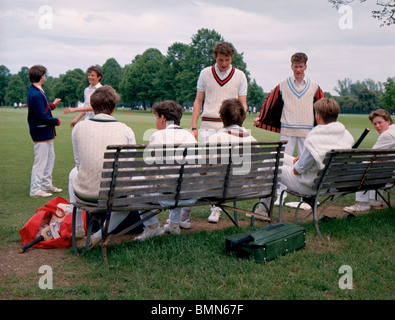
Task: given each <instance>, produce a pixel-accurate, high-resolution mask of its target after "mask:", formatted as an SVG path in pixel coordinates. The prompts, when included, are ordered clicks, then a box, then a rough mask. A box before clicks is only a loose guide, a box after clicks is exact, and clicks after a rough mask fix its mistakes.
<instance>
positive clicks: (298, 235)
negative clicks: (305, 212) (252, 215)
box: [225, 223, 306, 263]
mask: <svg viewBox="0 0 395 320" xmlns="http://www.w3.org/2000/svg"><path fill="white" fill-rule="evenodd" d="M225 243H226V252H236V255H237V256H238V257H253V258H254V259H255V261H256V262H257V263H264V262H267V261H270V260H273V259H275V258H276V257H278V256H280V255H283V254H286V253H289V252H292V251H295V250H297V249H301V248H303V247H304V246H305V245H306V229H305V228H303V227H301V226H299V225H296V224H293V223H270V224H268V225H266V226H265V227H263V228H261V229H258V230H255V231H248V232H244V233H240V234H236V235H232V236H229V237H226V238H225Z"/></svg>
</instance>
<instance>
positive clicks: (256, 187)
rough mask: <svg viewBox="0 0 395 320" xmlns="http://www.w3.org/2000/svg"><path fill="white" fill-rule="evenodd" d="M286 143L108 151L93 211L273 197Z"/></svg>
mask: <svg viewBox="0 0 395 320" xmlns="http://www.w3.org/2000/svg"><path fill="white" fill-rule="evenodd" d="M285 143H286V141H264V142H262V141H258V142H252V143H248V144H230V145H211V144H210V145H198V144H181V145H175V146H162V145H121V146H108V147H107V151H106V152H105V154H104V165H103V172H102V182H101V190H100V193H99V197H100V198H102V199H104V200H99V203H98V204H99V207H105V206H111V208H114V209H115V207H118V208H119V207H124V208H128V209H130V210H138V209H155V208H161V207H162V206H163V203H162V206H161V205H160V204H159V201H167V202H169V203H170V204H168V205H164V207H173V206H176V205H177V204H178V203H179V202H180V201H182V200H188V199H197V202H196V203H195V204H194V205H203V204H213V203H224V202H228V201H231V200H235V201H236V200H247V199H255V198H259V197H265V196H268V195H275V190H276V186H277V175H278V173H279V171H278V170H279V167H280V166H281V164H282V158H283V151H284V146H283V145H284V144H285Z"/></svg>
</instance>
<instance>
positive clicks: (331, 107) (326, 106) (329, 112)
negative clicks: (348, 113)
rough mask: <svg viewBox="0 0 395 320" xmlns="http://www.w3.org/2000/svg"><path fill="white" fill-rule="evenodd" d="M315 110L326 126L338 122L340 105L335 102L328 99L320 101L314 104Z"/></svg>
mask: <svg viewBox="0 0 395 320" xmlns="http://www.w3.org/2000/svg"><path fill="white" fill-rule="evenodd" d="M313 108H314V111H315V112H316V113H318V114H319V115H320V116H321V118H322V121H324V122H325V123H326V124H328V123H331V122H336V121H337V117H338V115H339V113H340V106H339V104H338V103H337V102H336V101H335V100H333V99H328V98H322V99H320V100H318V101H317V102H315V103H314V105H313Z"/></svg>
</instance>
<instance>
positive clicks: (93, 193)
mask: <svg viewBox="0 0 395 320" xmlns="http://www.w3.org/2000/svg"><path fill="white" fill-rule="evenodd" d="M118 101H119V96H118V94H117V93H116V92H115V90H114V89H112V88H111V87H109V86H103V87H101V88H98V89H97V90H96V91H95V92H94V93H93V94H92V96H91V103H92V107H93V109H94V111H95V116H94V117H93V118H92V119H90V120H88V121H82V122H79V123H78V124H77V125H76V126H75V127H74V129H73V131H72V141H73V150H74V158H75V162H76V168H77V171H78V174H77V176H76V177H75V179H74V183H73V188H74V192H75V194H76V195H77V196H78V197H79V198H81V199H87V200H97V199H98V198H99V189H100V180H101V172H102V170H103V160H104V158H103V155H104V152H105V151H106V148H107V146H108V145H118V144H133V143H136V140H135V136H134V133H133V130H132V129H131V128H129V127H128V126H126V125H125V124H124V123H121V122H118V121H117V120H116V119H115V118H114V117H113V113H114V111H115V107H116V104H117V102H118Z"/></svg>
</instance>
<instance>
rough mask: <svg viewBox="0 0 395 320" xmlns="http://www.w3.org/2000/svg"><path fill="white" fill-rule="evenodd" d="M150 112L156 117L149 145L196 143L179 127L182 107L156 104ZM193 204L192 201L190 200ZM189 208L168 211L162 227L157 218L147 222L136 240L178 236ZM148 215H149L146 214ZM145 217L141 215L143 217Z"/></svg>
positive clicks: (172, 103)
mask: <svg viewBox="0 0 395 320" xmlns="http://www.w3.org/2000/svg"><path fill="white" fill-rule="evenodd" d="M152 112H153V113H154V114H155V116H156V122H155V123H156V128H157V129H158V131H156V132H155V133H154V134H153V135H152V136H151V138H150V141H149V144H151V145H152V144H160V145H176V144H181V143H185V144H188V143H196V139H195V137H194V136H193V135H192V134H191V133H190V132H189V131H187V130H184V129H182V128H181V127H180V121H181V117H182V107H181V106H180V105H178V104H177V103H175V102H174V101H163V102H158V103H156V104H155V105H154V106H153V107H152ZM191 201H192V202H194V200H191ZM190 211H191V208H190V207H184V208H175V209H171V210H170V215H169V220H168V223H167V224H166V225H165V226H164V227H162V226H161V224H160V223H159V221H158V218H157V216H154V217H152V218H151V219H149V220H147V221H146V222H145V223H144V225H145V229H144V232H143V234H141V235H140V236H139V237H137V238H136V239H137V240H145V239H148V238H151V237H154V236H159V235H161V234H163V233H164V232H168V233H173V234H180V222H181V215H182V214H183V215H185V213H184V212H188V217H189V215H190ZM147 214H149V213H147ZM144 216H145V215H142V217H144Z"/></svg>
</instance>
